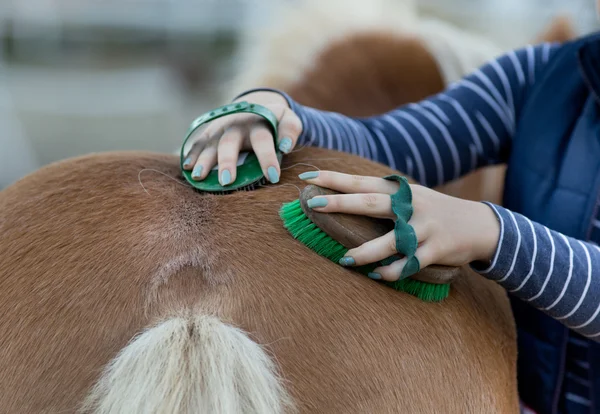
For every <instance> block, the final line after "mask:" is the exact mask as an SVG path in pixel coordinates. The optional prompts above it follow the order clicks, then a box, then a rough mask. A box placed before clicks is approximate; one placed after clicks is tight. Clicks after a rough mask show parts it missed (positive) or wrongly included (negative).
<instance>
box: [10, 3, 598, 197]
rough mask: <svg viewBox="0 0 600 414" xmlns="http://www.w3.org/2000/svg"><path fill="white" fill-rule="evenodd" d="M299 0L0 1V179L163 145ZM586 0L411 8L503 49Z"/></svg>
mask: <svg viewBox="0 0 600 414" xmlns="http://www.w3.org/2000/svg"><path fill="white" fill-rule="evenodd" d="M301 1H302V0H2V2H1V3H0V188H3V187H5V186H7V185H9V184H10V183H11V182H14V180H16V179H18V178H20V177H22V176H23V175H25V174H28V173H29V172H31V171H34V170H35V169H37V168H39V167H40V166H43V165H45V164H47V163H50V162H53V161H56V160H60V159H64V158H67V157H72V156H77V155H81V154H86V153H90V152H97V151H112V150H129V149H143V150H151V151H159V152H173V151H174V150H175V149H176V148H177V147H178V145H179V144H180V143H181V140H182V139H183V135H184V133H185V131H186V129H187V127H188V125H189V123H190V122H191V121H192V120H193V119H194V118H195V117H196V116H197V115H199V114H201V113H202V112H204V111H206V110H208V109H211V108H212V107H215V106H218V105H221V104H224V103H226V102H227V101H228V100H230V99H231V98H232V96H229V95H228V92H226V90H227V89H226V88H225V87H224V85H227V84H228V82H230V81H231V80H232V79H233V78H234V77H235V76H236V70H237V69H236V68H237V66H236V65H235V63H236V62H235V60H236V59H237V56H238V55H239V53H240V52H243V51H240V48H241V47H244V46H243V43H242V42H241V40H243V37H244V36H247V35H248V33H252V32H254V31H257V30H259V29H261V28H264V27H265V26H266V25H269V24H270V22H272V21H276V20H277V18H278V15H277V13H278V10H280V8H281V7H282V5H284V6H285V4H287V3H290V4H291V3H298V2H301ZM323 1H327V0H323ZM364 1H365V2H369V1H370V0H364ZM397 1H398V2H402V1H405V0H397ZM410 1H412V0H410ZM594 2H595V0H417V1H416V7H417V8H418V10H419V12H420V13H422V14H424V15H426V16H431V17H434V18H439V19H441V20H444V21H446V22H449V23H451V24H455V25H458V26H459V27H462V28H466V29H468V30H471V31H473V32H474V33H477V34H481V36H486V37H488V38H490V39H493V40H494V41H495V42H496V43H497V44H498V45H499V46H500V47H502V48H510V47H519V46H522V44H523V39H531V38H534V37H535V36H536V34H537V33H538V32H539V31H540V30H541V29H542V27H543V26H544V24H546V23H547V22H548V21H549V20H550V19H551V18H552V17H553V16H555V15H556V14H557V13H559V12H565V13H568V15H569V16H571V18H572V20H573V22H574V24H575V27H576V30H577V33H578V34H585V33H588V32H591V31H594V30H598V20H597V18H596V10H595V5H594Z"/></svg>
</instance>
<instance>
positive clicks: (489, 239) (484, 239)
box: [471, 202, 500, 263]
mask: <svg viewBox="0 0 600 414" xmlns="http://www.w3.org/2000/svg"><path fill="white" fill-rule="evenodd" d="M475 204H476V206H475V212H474V213H475V214H474V216H473V219H474V220H473V221H474V223H476V226H477V233H476V238H475V239H476V240H475V245H474V248H473V257H472V260H471V261H472V262H481V263H489V262H491V261H492V259H493V258H494V256H495V254H496V251H497V249H498V243H499V241H500V221H499V219H498V217H497V216H496V213H494V210H492V208H491V207H490V206H488V205H487V204H486V203H482V202H475Z"/></svg>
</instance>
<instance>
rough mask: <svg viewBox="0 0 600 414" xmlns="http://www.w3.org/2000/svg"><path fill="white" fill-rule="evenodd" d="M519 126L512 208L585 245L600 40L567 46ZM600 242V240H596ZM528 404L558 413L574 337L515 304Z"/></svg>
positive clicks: (597, 169) (599, 370)
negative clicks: (566, 366)
mask: <svg viewBox="0 0 600 414" xmlns="http://www.w3.org/2000/svg"><path fill="white" fill-rule="evenodd" d="M531 88H532V89H531V90H530V91H529V94H528V99H527V102H526V103H525V105H524V107H523V109H522V111H521V113H520V114H519V117H518V119H517V131H516V135H515V137H514V140H513V144H512V149H511V155H510V158H509V162H508V169H507V176H506V184H505V194H504V205H505V206H506V207H507V208H509V209H511V210H513V211H516V212H519V213H521V214H523V215H525V216H527V217H529V218H530V219H532V220H534V221H536V222H538V223H540V224H543V225H545V226H547V227H549V228H551V229H553V230H556V231H559V232H561V233H563V234H565V235H567V236H571V237H575V238H577V239H580V240H588V239H589V237H590V231H589V229H590V223H591V221H592V218H593V217H592V216H593V214H594V210H595V206H596V203H597V201H598V200H599V196H600V33H595V34H594V35H591V36H587V37H585V38H582V39H579V40H577V41H574V42H571V43H567V44H565V45H563V46H562V47H561V48H560V49H559V50H558V52H557V53H556V54H555V55H554V56H553V57H552V58H551V60H550V61H549V62H548V64H547V66H546V68H545V69H544V70H543V71H542V73H540V74H539V75H538V77H537V79H536V82H535V84H534V85H533V86H532V87H531ZM594 241H595V242H596V243H600V240H594ZM511 303H512V306H513V312H514V315H515V319H516V322H517V328H518V345H519V358H518V377H519V378H518V379H519V393H520V394H521V398H522V399H523V401H524V402H525V403H526V404H527V405H529V406H530V407H531V408H532V409H534V410H536V411H537V412H538V413H540V414H546V413H558V412H559V411H558V398H559V394H560V392H561V384H562V381H563V377H564V368H565V367H564V361H565V356H566V345H567V340H568V335H569V334H570V333H569V330H568V329H567V328H565V327H564V325H562V324H561V323H560V322H558V321H556V320H554V319H552V318H550V317H549V316H546V315H545V314H543V313H542V312H541V311H538V310H536V309H534V308H533V307H531V306H530V305H528V304H527V303H525V302H523V301H521V300H519V299H515V298H511ZM590 355H591V356H590V361H589V362H590V366H591V371H592V373H593V377H594V378H593V379H592V383H593V390H594V391H593V392H594V398H593V399H594V400H595V401H593V405H594V406H593V408H592V411H591V412H593V413H600V344H598V343H592V347H591V352H590Z"/></svg>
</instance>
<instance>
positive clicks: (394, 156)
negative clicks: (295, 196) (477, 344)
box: [278, 44, 600, 412]
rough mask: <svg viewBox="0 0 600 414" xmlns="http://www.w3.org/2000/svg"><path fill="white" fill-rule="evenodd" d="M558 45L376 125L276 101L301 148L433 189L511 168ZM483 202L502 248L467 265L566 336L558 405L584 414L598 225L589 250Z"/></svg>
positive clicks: (599, 321)
mask: <svg viewBox="0 0 600 414" xmlns="http://www.w3.org/2000/svg"><path fill="white" fill-rule="evenodd" d="M558 47H559V46H558V45H555V44H541V45H537V46H527V47H525V48H522V49H519V50H515V51H511V52H509V53H507V54H505V55H503V56H501V57H499V58H498V59H495V60H493V61H490V62H488V63H487V64H485V65H484V66H482V67H481V68H479V69H478V70H476V71H474V72H473V73H471V74H470V75H469V76H466V77H465V78H463V79H462V80H460V81H458V82H456V83H454V84H452V85H450V87H449V88H448V89H447V90H446V91H444V92H442V93H440V94H437V95H434V96H432V97H430V98H428V99H426V100H424V101H422V102H419V103H412V104H407V105H404V106H401V107H399V108H396V109H394V110H392V111H389V112H387V113H384V114H381V115H377V116H372V117H364V118H350V117H347V116H344V115H341V114H339V113H334V112H328V111H321V110H315V109H313V108H309V107H306V106H303V105H301V104H299V103H297V102H295V101H294V100H293V99H291V98H290V97H289V96H287V95H286V94H285V93H282V94H283V95H284V96H285V97H286V99H287V100H288V103H289V105H290V107H291V108H292V110H293V111H294V112H295V113H296V114H297V115H298V116H299V117H300V119H301V120H302V123H303V131H302V134H301V136H300V137H299V141H298V142H299V144H300V145H302V144H304V145H316V146H319V147H325V148H329V149H335V150H340V151H345V152H349V153H353V154H357V155H360V156H362V157H365V158H368V159H372V160H375V161H378V162H381V163H384V164H387V165H389V166H390V167H392V168H394V169H396V170H399V171H401V172H402V173H404V174H407V175H409V176H411V177H413V178H414V179H415V180H417V181H419V182H420V183H422V184H424V185H427V186H437V185H440V184H443V183H445V182H448V181H451V180H454V179H456V178H459V177H461V176H463V175H465V174H466V173H468V172H470V171H472V170H474V169H476V168H479V167H483V166H486V165H492V164H498V163H502V162H506V161H507V159H508V156H509V152H510V148H511V140H512V138H513V135H514V132H515V128H516V125H517V122H518V119H519V114H520V110H521V108H522V107H523V104H524V102H525V101H526V99H527V95H528V93H529V90H530V88H531V85H532V84H533V83H534V82H535V80H536V77H537V76H538V75H539V73H540V71H541V70H542V69H543V68H544V65H545V64H546V63H547V62H548V61H549V59H550V58H551V57H552V55H553V53H555V52H556V50H557V48H558ZM278 92H280V93H281V91H278ZM591 190H592V189H590V191H591ZM486 204H488V205H489V207H490V208H492V209H493V211H494V212H495V214H496V216H497V218H498V220H499V221H500V227H501V232H500V240H499V243H498V246H497V249H496V253H495V256H494V257H493V259H492V262H491V265H489V267H483V266H478V265H476V264H472V265H471V266H472V267H473V269H474V270H475V271H477V272H479V273H480V274H482V275H484V276H485V277H487V278H489V279H491V280H494V281H496V282H497V283H499V284H500V285H502V286H503V287H504V288H505V289H506V290H507V291H509V292H510V293H511V294H512V295H514V296H516V297H518V298H520V299H521V300H523V301H526V302H528V303H529V304H531V305H532V306H534V307H535V308H537V309H540V310H542V311H543V312H545V313H546V314H547V315H549V316H551V317H552V318H554V319H556V320H558V321H560V322H561V323H563V324H564V325H566V326H567V327H568V328H570V329H571V341H570V342H569V349H568V357H567V358H568V361H567V363H566V367H565V368H566V370H567V374H566V375H565V382H564V386H563V396H562V402H561V405H562V406H563V408H564V409H565V412H580V411H578V409H581V410H582V411H581V412H585V410H586V409H587V410H588V412H589V409H590V408H589V405H590V400H591V398H592V395H591V389H590V387H589V375H591V373H589V372H587V370H586V369H587V366H588V363H587V360H588V359H587V352H588V348H587V346H586V345H588V344H589V342H587V341H586V339H585V338H588V339H589V340H592V341H598V342H600V249H599V248H598V247H597V244H596V243H598V242H600V221H598V220H597V223H598V225H597V226H596V228H597V231H595V232H592V233H591V235H590V238H591V239H592V240H593V241H595V242H596V243H593V242H591V241H582V240H577V239H574V238H572V237H567V236H565V235H564V234H561V233H559V232H556V231H553V230H551V229H549V228H547V227H545V226H543V225H541V224H539V223H535V222H533V221H531V220H529V219H528V218H527V217H525V216H523V215H521V214H518V213H516V212H513V211H510V210H508V209H506V208H503V207H501V206H498V205H494V204H492V203H487V202H486ZM598 210H599V211H600V208H599V209H598ZM594 236H596V237H594Z"/></svg>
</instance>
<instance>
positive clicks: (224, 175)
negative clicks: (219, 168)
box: [221, 170, 231, 185]
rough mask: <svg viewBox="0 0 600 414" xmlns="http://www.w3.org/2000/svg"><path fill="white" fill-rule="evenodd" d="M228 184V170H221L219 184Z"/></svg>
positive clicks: (229, 175)
mask: <svg viewBox="0 0 600 414" xmlns="http://www.w3.org/2000/svg"><path fill="white" fill-rule="evenodd" d="M229 183H231V173H230V172H229V170H223V172H222V173H221V184H222V185H227V184H229Z"/></svg>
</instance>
